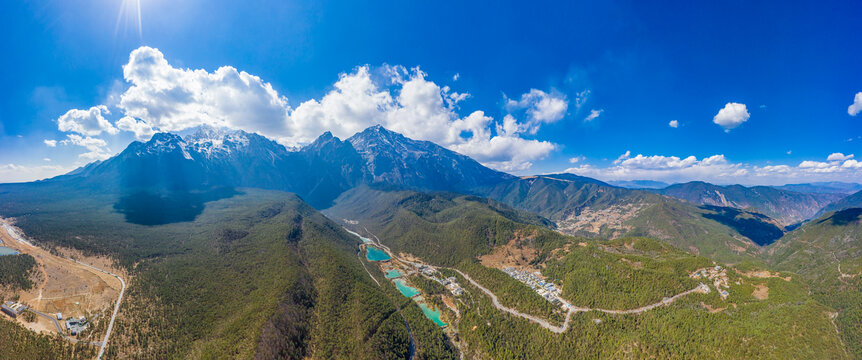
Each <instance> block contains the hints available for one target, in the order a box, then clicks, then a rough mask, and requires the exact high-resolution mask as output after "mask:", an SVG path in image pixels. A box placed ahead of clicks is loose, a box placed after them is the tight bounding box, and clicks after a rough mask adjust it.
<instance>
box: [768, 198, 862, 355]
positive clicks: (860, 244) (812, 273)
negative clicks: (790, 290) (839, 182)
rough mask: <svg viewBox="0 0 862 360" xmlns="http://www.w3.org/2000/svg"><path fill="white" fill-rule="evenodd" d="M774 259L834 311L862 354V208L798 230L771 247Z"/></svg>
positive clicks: (854, 348) (852, 345) (843, 331)
mask: <svg viewBox="0 0 862 360" xmlns="http://www.w3.org/2000/svg"><path fill="white" fill-rule="evenodd" d="M767 254H768V256H769V259H770V261H771V262H772V263H773V264H774V265H775V266H776V267H777V268H779V269H783V270H788V271H793V272H795V273H797V274H800V275H801V276H802V277H804V278H805V279H806V280H807V282H808V283H809V284H810V286H811V292H812V296H813V297H814V298H815V299H817V300H818V301H820V302H821V303H823V304H826V305H828V306H831V307H832V308H834V309H835V311H836V312H835V313H834V314H833V315H834V317H835V320H834V321H835V324H836V325H837V326H838V329H839V330H840V334H841V338H842V339H843V340H844V343H845V344H847V345H848V347H849V348H850V350H851V351H852V352H853V354H854V355H855V356H856V357H862V208H850V209H845V210H841V211H836V212H833V213H829V214H826V215H824V216H823V217H821V218H819V219H817V220H813V221H811V222H809V223H807V224H805V225H803V226H802V227H801V228H799V229H796V230H794V231H793V232H791V233H790V234H788V235H787V236H785V237H784V238H782V239H781V240H780V241H778V242H776V243H775V244H774V245H772V246H770V247H769V248H768V252H767Z"/></svg>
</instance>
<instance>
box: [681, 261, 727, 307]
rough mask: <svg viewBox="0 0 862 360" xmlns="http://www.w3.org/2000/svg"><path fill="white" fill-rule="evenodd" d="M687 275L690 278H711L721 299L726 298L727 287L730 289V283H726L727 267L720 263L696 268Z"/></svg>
mask: <svg viewBox="0 0 862 360" xmlns="http://www.w3.org/2000/svg"><path fill="white" fill-rule="evenodd" d="M689 276H690V277H691V278H692V279H706V280H711V281H712V286H714V287H715V290H717V291H718V295H719V296H721V299H722V300H727V296H728V295H730V293H729V292H728V291H727V289H730V284H729V283H728V278H727V269H726V268H724V267H722V266H720V265H716V266H714V267H708V268H702V269H697V270H695V271H694V272H693V273H691V275H689Z"/></svg>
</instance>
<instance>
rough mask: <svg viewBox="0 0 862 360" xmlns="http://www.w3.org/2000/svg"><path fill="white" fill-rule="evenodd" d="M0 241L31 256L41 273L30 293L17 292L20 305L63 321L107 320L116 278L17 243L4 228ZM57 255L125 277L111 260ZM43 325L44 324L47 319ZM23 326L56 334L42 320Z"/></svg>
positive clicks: (116, 292)
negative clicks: (97, 316) (80, 318)
mask: <svg viewBox="0 0 862 360" xmlns="http://www.w3.org/2000/svg"><path fill="white" fill-rule="evenodd" d="M0 240H2V241H3V246H6V247H10V248H13V249H15V250H16V251H18V252H19V253H22V254H28V255H30V256H33V258H34V259H36V263H37V266H38V268H39V271H40V272H41V281H40V282H38V283H36V284H35V286H34V287H33V288H32V289H30V290H29V291H26V292H23V291H19V292H18V293H17V294H15V295H18V296H19V301H20V302H21V303H24V304H26V305H27V306H29V307H31V308H33V309H36V310H38V311H41V312H43V313H47V314H54V313H58V312H60V313H63V317H64V318H66V317H69V316H75V317H78V316H88V317H89V316H91V315H93V314H97V313H103V312H106V314H107V315H108V316H109V313H110V312H111V310H112V308H111V305H112V303H113V302H114V301H116V300H117V297H118V296H119V293H120V288H121V287H122V285H121V283H120V281H119V280H118V279H117V278H115V277H113V276H111V275H108V274H105V273H103V272H101V271H98V270H95V269H92V268H89V267H86V266H84V265H82V264H79V263H76V262H75V261H72V260H69V259H66V258H63V257H59V256H56V255H54V254H51V253H50V252H48V251H47V250H45V249H43V248H41V247H34V246H30V245H27V244H23V243H21V242H18V241H17V240H15V239H14V238H12V237H11V236H10V235H9V234H8V233H7V232H6V231H5V229H3V228H0ZM60 253H61V254H63V255H64V256H70V257H72V258H75V259H77V260H78V261H80V262H83V263H86V264H92V265H93V266H96V267H98V268H100V269H104V270H107V271H111V272H114V273H116V274H119V275H120V276H126V274H124V273H123V272H121V271H120V270H119V269H117V268H115V267H113V266H112V265H113V261H111V260H110V259H107V258H97V257H85V256H83V255H82V254H80V253H79V252H75V251H73V250H70V249H61V250H60ZM126 279H128V277H126ZM40 318H41V317H40ZM45 321H46V322H47V319H45ZM22 324H24V325H25V326H27V327H28V328H30V329H33V330H35V331H46V330H48V331H51V332H55V331H56V330H55V327H54V326H53V324H50V323H46V324H42V320H39V321H37V322H34V323H23V322H22ZM48 325H50V326H48Z"/></svg>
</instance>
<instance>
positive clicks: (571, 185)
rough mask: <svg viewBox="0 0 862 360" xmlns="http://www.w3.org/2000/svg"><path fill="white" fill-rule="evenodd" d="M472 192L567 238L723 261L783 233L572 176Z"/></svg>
mask: <svg viewBox="0 0 862 360" xmlns="http://www.w3.org/2000/svg"><path fill="white" fill-rule="evenodd" d="M476 191H477V193H480V194H483V196H487V197H489V198H492V199H495V200H498V201H501V202H504V203H506V204H508V205H511V206H513V207H515V208H518V209H522V210H526V211H531V212H535V213H538V214H540V215H542V216H546V217H548V218H549V219H551V220H553V221H555V222H556V223H557V224H558V226H559V230H560V231H562V232H564V233H566V234H570V235H579V236H586V237H596V236H599V237H603V238H609V239H614V238H619V237H624V236H646V237H652V238H657V239H661V240H663V241H666V242H668V243H670V244H672V245H674V246H676V247H677V248H678V249H681V250H684V251H688V252H691V253H695V254H699V255H703V256H707V257H710V258H713V259H716V260H719V261H723V262H731V263H735V262H740V261H748V260H752V259H756V257H757V254H758V252H759V250H758V246H757V244H763V243H770V242H772V241H773V240H775V239H777V238H779V237H780V236H781V229H780V228H777V227H776V226H775V225H774V224H773V223H774V221H773V220H771V219H768V218H765V217H756V216H753V215H752V214H747V213H746V214H741V213H739V211H736V210H734V211H736V212H737V214H733V215H730V216H727V215H722V214H723V213H725V211H723V210H721V209H720V208H717V207H703V206H697V205H694V204H691V203H687V202H683V201H679V200H676V199H673V198H670V197H666V196H661V195H658V194H653V193H650V192H646V191H642V190H631V189H624V188H619V187H615V186H610V185H608V184H605V183H603V182H601V181H598V180H595V179H591V178H586V177H581V176H577V175H572V174H554V175H542V176H532V177H523V178H519V179H515V180H510V181H507V182H502V183H499V184H497V185H495V186H493V187H485V188H480V189H478V190H476ZM737 215H740V216H737ZM743 218H744V219H745V220H742V221H739V220H741V219H743ZM749 230H755V231H749ZM764 230H765V231H764ZM776 231H777V233H776ZM764 235H765V236H764Z"/></svg>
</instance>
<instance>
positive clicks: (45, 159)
mask: <svg viewBox="0 0 862 360" xmlns="http://www.w3.org/2000/svg"><path fill="white" fill-rule="evenodd" d="M42 161H51V158H42Z"/></svg>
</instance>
